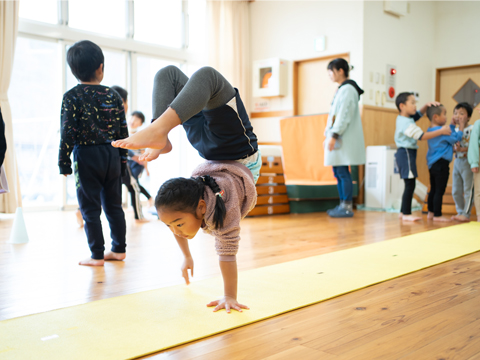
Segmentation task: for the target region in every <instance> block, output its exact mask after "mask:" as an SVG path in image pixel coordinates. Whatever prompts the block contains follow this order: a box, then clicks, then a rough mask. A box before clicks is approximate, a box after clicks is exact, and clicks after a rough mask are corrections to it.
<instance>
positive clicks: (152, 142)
mask: <svg viewBox="0 0 480 360" xmlns="http://www.w3.org/2000/svg"><path fill="white" fill-rule="evenodd" d="M181 123H182V122H181V120H180V118H179V117H178V115H177V113H176V111H175V110H173V109H172V108H170V107H169V108H168V109H167V110H165V112H164V113H163V114H162V115H161V116H160V117H159V118H158V119H157V120H156V121H154V122H153V123H152V124H150V125H149V126H148V127H147V128H146V129H143V130H142V131H139V132H137V133H135V134H133V135H132V136H130V137H128V138H126V139H122V140H117V141H113V142H112V146H114V147H119V148H123V149H131V150H136V149H144V148H150V149H158V150H162V149H164V148H165V147H167V145H168V138H167V135H168V133H169V132H170V130H172V129H173V128H174V127H175V126H177V125H180V124H181ZM143 155H145V154H143ZM143 155H142V156H141V157H140V158H139V160H141V161H145V160H146V158H145V156H143ZM147 161H148V160H147Z"/></svg>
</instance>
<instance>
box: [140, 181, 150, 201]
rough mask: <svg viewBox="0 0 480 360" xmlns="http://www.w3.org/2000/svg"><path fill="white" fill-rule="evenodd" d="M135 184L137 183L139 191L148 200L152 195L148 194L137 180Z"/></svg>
mask: <svg viewBox="0 0 480 360" xmlns="http://www.w3.org/2000/svg"><path fill="white" fill-rule="evenodd" d="M137 184H138V187H139V188H140V192H141V193H142V194H143V195H145V197H146V198H147V199H148V200H150V199H151V198H152V196H151V195H150V193H149V192H148V191H147V189H145V188H144V187H143V186H142V185H140V183H139V182H138V180H137Z"/></svg>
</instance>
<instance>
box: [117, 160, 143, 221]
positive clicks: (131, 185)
mask: <svg viewBox="0 0 480 360" xmlns="http://www.w3.org/2000/svg"><path fill="white" fill-rule="evenodd" d="M122 184H124V185H125V186H126V187H127V189H128V192H129V193H130V200H131V203H132V207H133V212H134V214H135V219H136V220H142V219H143V218H144V217H143V211H142V204H141V203H140V194H141V190H140V187H139V185H138V182H137V181H136V180H135V178H134V177H133V176H132V171H131V169H130V167H128V166H127V173H126V174H125V175H124V176H122Z"/></svg>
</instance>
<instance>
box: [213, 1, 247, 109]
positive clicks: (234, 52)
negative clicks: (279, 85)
mask: <svg viewBox="0 0 480 360" xmlns="http://www.w3.org/2000/svg"><path fill="white" fill-rule="evenodd" d="M207 6H208V8H207V14H208V22H207V23H208V54H209V59H208V60H209V65H210V66H212V67H213V68H215V69H217V70H218V71H219V72H220V73H221V74H222V75H223V76H225V78H226V79H227V80H228V81H229V82H230V83H231V84H232V85H233V87H236V88H237V89H238V90H239V92H240V95H241V97H242V100H243V103H244V104H245V108H246V110H247V113H248V112H250V95H251V81H250V77H251V75H250V14H249V2H248V1H246V0H213V1H212V0H208V1H207Z"/></svg>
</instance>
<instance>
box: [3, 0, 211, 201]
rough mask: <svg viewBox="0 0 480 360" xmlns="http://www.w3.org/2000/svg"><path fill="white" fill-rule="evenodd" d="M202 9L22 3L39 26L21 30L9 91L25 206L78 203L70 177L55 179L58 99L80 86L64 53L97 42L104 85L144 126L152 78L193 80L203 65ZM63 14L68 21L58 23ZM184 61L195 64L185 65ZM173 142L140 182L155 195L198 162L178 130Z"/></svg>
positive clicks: (148, 1)
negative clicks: (165, 71) (166, 75)
mask: <svg viewBox="0 0 480 360" xmlns="http://www.w3.org/2000/svg"><path fill="white" fill-rule="evenodd" d="M205 4H206V0H191V1H185V0H184V1H182V0H158V1H157V0H155V1H152V0H134V1H133V0H41V1H40V0H22V1H20V17H21V19H20V23H23V25H30V24H28V22H27V21H26V19H28V20H33V21H37V23H36V24H35V26H21V27H20V33H19V37H18V38H17V47H16V53H15V62H14V69H13V73H12V78H11V84H10V89H9V100H10V103H11V106H12V115H13V130H14V142H15V148H16V151H17V161H18V167H19V176H20V184H21V189H22V195H23V204H24V206H25V207H29V208H32V207H43V208H44V207H52V208H60V207H62V206H64V207H65V206H67V208H68V207H70V208H71V207H73V206H77V197H76V189H75V178H74V176H68V177H67V178H65V177H62V176H60V175H59V170H58V164H57V162H58V145H59V142H60V134H59V129H60V110H61V100H62V95H63V93H64V92H65V91H66V90H69V89H71V88H72V87H74V86H76V85H77V79H75V77H74V76H73V75H72V73H71V71H70V68H69V67H68V64H66V59H65V58H62V54H64V52H65V51H64V50H68V46H71V44H73V43H74V42H75V41H77V40H78V39H79V38H82V39H91V40H92V41H94V42H96V43H98V44H99V45H100V47H101V48H102V50H103V53H104V55H105V73H104V79H103V81H102V84H103V85H108V86H111V85H119V86H122V87H124V88H125V89H127V91H129V99H128V100H129V113H131V112H132V111H134V110H140V111H142V112H144V114H145V117H146V124H145V125H144V127H146V126H148V124H150V121H151V118H152V90H153V79H154V76H155V73H156V72H157V71H158V70H159V69H160V68H162V67H164V66H167V65H170V64H173V65H176V66H179V67H181V68H182V70H183V71H184V72H185V73H186V74H187V75H189V76H190V75H191V74H192V72H193V71H195V70H196V69H198V68H199V67H201V66H202V65H204V64H205V62H206V59H207V56H206V55H207V54H206V42H205V40H206V39H205V28H206V26H205V22H206V18H205V13H206V12H205V8H206V6H205ZM187 5H188V13H189V16H188V17H186V16H184V11H185V13H187ZM130 10H134V13H131V14H130V13H129V11H130ZM65 11H68V14H65V15H68V19H67V16H65V19H61V20H60V19H59V15H60V13H64V12H65ZM127 15H128V16H127ZM127 19H132V20H133V22H134V24H133V25H134V29H133V30H134V35H133V36H134V38H133V39H127V36H126V34H127ZM66 20H69V21H68V23H67V22H66ZM186 20H188V21H189V26H187V25H188V24H187V23H186V22H185V21H186ZM59 22H62V23H63V25H60V24H59ZM69 27H71V28H75V29H77V31H75V32H72V31H69V30H68V28H69ZM79 34H80V37H79V36H78V35H79ZM112 37H115V39H112ZM65 44H69V45H65ZM186 45H188V50H186V49H185V48H184V47H186ZM65 46H67V47H66V49H64V47H65ZM105 46H106V47H105ZM167 47H168V48H167ZM172 48H173V49H177V50H172ZM187 51H188V53H187ZM192 55H194V56H192ZM172 56H173V58H172ZM176 56H178V58H177V59H175V57H176ZM186 58H189V59H194V60H193V61H189V63H186V62H185V59H186ZM166 59H170V60H166ZM62 70H63V71H62ZM128 116H129V114H127V118H128ZM170 140H171V142H172V145H173V151H172V153H171V154H169V155H168V156H163V157H161V159H159V160H157V161H155V162H153V163H151V164H149V170H150V172H151V176H150V177H143V178H142V180H141V183H142V185H143V186H145V187H146V188H148V189H149V190H152V193H153V194H152V195H154V193H155V192H156V190H158V188H159V186H160V185H161V184H162V183H163V182H164V181H165V180H167V179H169V178H172V177H177V176H190V173H191V170H192V169H193V168H194V167H195V166H196V164H198V163H199V162H201V161H202V159H201V158H200V156H199V155H198V154H197V152H196V150H195V149H193V147H192V146H191V145H190V144H189V143H188V140H187V138H186V135H185V131H184V130H183V128H182V127H181V126H179V127H177V128H176V129H174V130H173V131H172V132H171V133H170Z"/></svg>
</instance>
